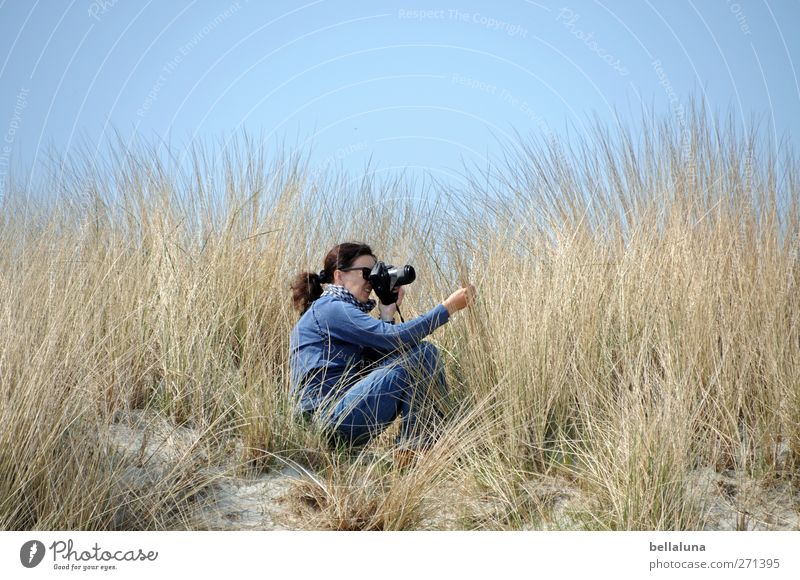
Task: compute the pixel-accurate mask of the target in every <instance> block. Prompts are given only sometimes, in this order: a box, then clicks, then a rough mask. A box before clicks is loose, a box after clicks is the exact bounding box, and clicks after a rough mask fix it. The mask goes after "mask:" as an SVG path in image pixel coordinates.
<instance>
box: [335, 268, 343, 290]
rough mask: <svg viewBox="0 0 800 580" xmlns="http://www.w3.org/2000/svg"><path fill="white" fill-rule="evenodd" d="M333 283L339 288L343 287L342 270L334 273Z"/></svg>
mask: <svg viewBox="0 0 800 580" xmlns="http://www.w3.org/2000/svg"><path fill="white" fill-rule="evenodd" d="M333 283H334V284H336V285H337V286H341V285H342V271H341V270H334V271H333Z"/></svg>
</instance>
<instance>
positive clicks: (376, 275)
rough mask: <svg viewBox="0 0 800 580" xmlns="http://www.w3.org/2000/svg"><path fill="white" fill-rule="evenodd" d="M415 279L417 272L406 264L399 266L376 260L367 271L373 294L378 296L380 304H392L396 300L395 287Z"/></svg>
mask: <svg viewBox="0 0 800 580" xmlns="http://www.w3.org/2000/svg"><path fill="white" fill-rule="evenodd" d="M416 279H417V273H416V272H415V271H414V268H413V267H412V266H409V265H408V264H406V265H405V266H402V267H400V268H398V267H396V266H392V265H391V264H384V263H383V262H377V263H376V264H375V266H374V267H373V268H372V271H371V272H370V273H369V283H370V285H371V286H372V290H373V291H374V292H375V295H376V296H377V297H378V298H380V301H381V304H386V305H388V304H394V303H395V302H397V291H396V290H395V288H398V287H400V286H405V285H406V284H411V283H412V282H413V281H414V280H416Z"/></svg>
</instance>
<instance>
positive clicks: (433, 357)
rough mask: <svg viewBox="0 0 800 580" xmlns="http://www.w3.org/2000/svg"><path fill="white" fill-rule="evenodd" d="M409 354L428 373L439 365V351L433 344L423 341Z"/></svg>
mask: <svg viewBox="0 0 800 580" xmlns="http://www.w3.org/2000/svg"><path fill="white" fill-rule="evenodd" d="M411 352H412V353H413V355H414V358H415V359H417V360H418V361H419V364H420V365H421V366H423V367H424V368H425V369H427V370H429V371H433V370H435V369H436V367H437V366H438V365H439V358H440V355H439V349H438V348H437V347H436V345H435V344H432V343H430V342H428V341H426V340H423V341H422V342H420V343H419V344H418V345H417V346H415V347H414V349H413V350H412V351H411Z"/></svg>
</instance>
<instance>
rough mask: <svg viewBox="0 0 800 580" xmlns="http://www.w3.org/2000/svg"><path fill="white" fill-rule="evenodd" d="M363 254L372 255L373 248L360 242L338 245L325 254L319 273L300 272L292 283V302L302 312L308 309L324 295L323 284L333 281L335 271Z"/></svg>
mask: <svg viewBox="0 0 800 580" xmlns="http://www.w3.org/2000/svg"><path fill="white" fill-rule="evenodd" d="M361 256H372V257H373V258H374V257H375V254H373V253H372V248H370V247H369V246H368V245H367V244H361V243H359V242H344V243H342V244H339V245H336V246H334V247H333V248H331V250H330V251H329V252H328V255H327V256H325V262H324V266H323V268H322V271H320V272H319V273H314V272H300V273H299V274H297V276H295V277H294V281H293V282H292V284H291V289H292V303H293V304H294V308H295V310H297V311H298V312H299V313H300V314H302V313H304V312H305V311H306V310H308V307H309V306H311V303H312V302H314V300H316V299H317V298H319V297H320V296H322V285H323V284H329V283H331V282H333V271H334V270H341V269H342V268H349V267H350V266H352V265H353V262H355V261H356V259H357V258H359V257H361Z"/></svg>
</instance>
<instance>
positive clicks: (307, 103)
mask: <svg viewBox="0 0 800 580" xmlns="http://www.w3.org/2000/svg"><path fill="white" fill-rule="evenodd" d="M798 23H800V2H798V1H796V0H793V1H789V0H781V1H773V0H769V1H748V0H743V1H739V2H729V1H727V0H708V1H702V2H701V1H700V0H693V1H692V0H675V1H670V2H666V1H656V0H646V1H644V2H624V1H604V2H592V1H578V0H559V1H558V2H548V1H541V2H530V1H523V0H509V1H507V2H469V1H465V0H452V1H445V2H438V1H435V0H429V1H425V2H419V1H411V0H410V1H407V2H394V1H392V2H388V1H373V2H356V1H336V0H318V1H308V2H303V1H299V2H288V1H275V2H266V1H264V2H256V1H255V0H250V1H245V0H238V1H219V2H211V1H204V0H196V1H186V2H177V1H176V2H153V1H149V2H145V1H139V2H134V1H133V0H116V1H115V0H93V1H88V0H72V1H54V0H37V1H27V0H26V1H22V0H0V133H2V135H0V179H2V180H3V181H2V183H3V184H4V185H3V187H4V188H5V187H7V183H8V180H9V179H11V178H12V176H14V178H15V179H17V180H18V179H19V177H18V176H20V175H22V176H25V178H27V179H32V180H34V181H35V180H36V178H37V176H39V175H41V173H42V172H43V169H42V165H41V164H42V161H43V160H44V159H45V158H46V156H47V154H48V151H50V150H55V151H58V152H60V153H68V152H71V151H75V150H76V148H78V147H80V146H81V145H82V144H84V145H85V144H86V143H88V144H89V147H90V149H91V150H92V151H94V150H99V151H100V152H101V153H102V151H103V147H104V144H105V143H107V141H108V140H109V138H112V137H113V135H114V132H115V131H116V132H119V134H121V135H122V136H123V138H125V139H130V138H132V137H133V136H135V135H139V136H141V137H143V138H145V139H148V140H152V141H154V142H156V141H157V140H161V139H163V140H168V141H170V142H171V143H173V144H178V145H179V149H180V147H181V146H182V145H185V144H186V143H188V142H189V141H191V140H192V139H202V140H206V141H209V140H224V139H225V138H227V137H228V136H230V135H231V134H233V133H235V132H236V131H239V130H241V129H246V130H248V131H250V132H252V133H255V134H258V135H263V136H264V137H265V138H266V139H267V140H268V141H270V142H271V141H275V142H276V143H277V142H280V141H286V142H288V143H290V144H292V145H294V146H298V147H301V148H306V147H310V146H311V145H312V144H313V155H312V162H313V163H314V164H315V165H316V166H320V167H325V166H327V165H331V164H332V165H335V166H341V167H343V168H344V169H346V170H348V171H353V172H359V171H362V170H363V169H364V167H366V165H367V163H368V160H370V159H371V162H370V163H371V165H370V167H371V170H372V171H375V172H376V173H378V174H381V175H384V174H392V173H394V172H399V171H400V170H405V171H406V172H407V173H411V174H417V173H419V174H430V175H434V176H436V177H437V178H439V179H443V180H445V181H447V180H453V182H458V181H459V179H460V178H459V172H460V170H461V167H462V163H464V162H466V163H469V164H473V163H477V164H478V165H479V166H480V165H485V164H486V158H487V156H488V157H490V158H491V157H492V156H495V155H497V153H498V151H499V143H498V138H499V139H503V138H509V137H511V136H512V135H513V134H514V133H515V132H518V133H520V134H521V135H534V134H536V135H542V134H545V135H548V134H556V135H563V133H564V131H565V129H566V128H567V127H570V132H571V134H575V133H581V132H583V131H585V130H586V123H587V120H588V119H589V118H590V117H592V116H593V115H597V116H598V117H600V118H601V119H603V120H606V121H608V122H609V123H613V118H614V115H615V114H616V115H619V116H620V117H621V118H622V119H623V121H624V122H626V123H628V124H630V125H631V126H633V127H635V126H636V124H637V123H638V122H639V118H640V115H641V111H642V108H643V107H647V108H651V107H652V108H653V109H654V110H655V111H656V113H657V114H659V115H665V116H674V117H678V116H680V115H681V114H682V108H683V107H684V106H685V105H686V104H687V103H688V99H689V98H690V97H691V96H694V97H695V98H698V99H702V100H704V101H705V103H706V105H707V106H708V107H709V108H710V109H711V110H712V111H720V112H725V113H727V112H730V113H733V115H734V116H735V118H736V119H737V120H738V121H739V122H741V123H743V124H747V123H749V122H750V121H751V120H753V119H755V120H757V121H759V122H760V123H761V124H762V126H763V127H764V128H765V132H766V134H767V135H768V138H769V139H770V140H773V141H776V142H777V141H779V140H780V139H782V138H786V137H788V138H790V139H791V140H792V141H796V140H797V137H798V135H800V114H798V113H800V84H799V83H798V74H797V73H798V70H797V69H798V68H800V64H798V63H797V61H798V56H800V39H799V38H798V35H797V34H796V33H794V30H793V29H796V27H797V25H798Z"/></svg>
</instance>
